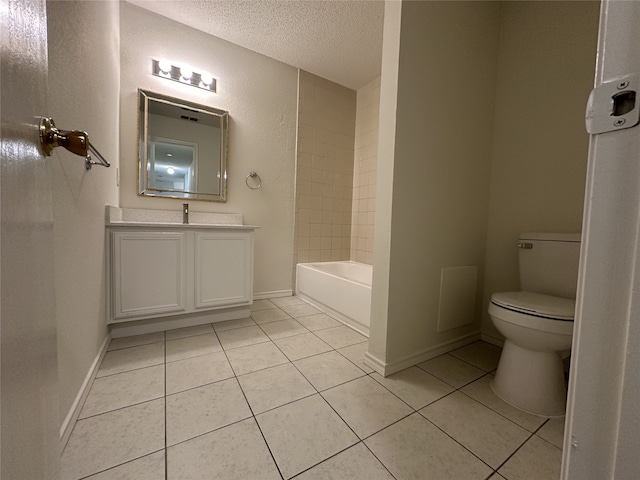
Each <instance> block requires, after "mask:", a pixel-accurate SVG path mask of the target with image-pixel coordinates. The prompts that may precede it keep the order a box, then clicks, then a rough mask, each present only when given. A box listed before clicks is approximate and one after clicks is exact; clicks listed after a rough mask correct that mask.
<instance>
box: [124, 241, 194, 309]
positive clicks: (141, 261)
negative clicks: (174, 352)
mask: <svg viewBox="0 0 640 480" xmlns="http://www.w3.org/2000/svg"><path fill="white" fill-rule="evenodd" d="M112 248H113V267H112V268H113V270H112V288H113V293H114V296H113V299H114V305H113V317H114V318H115V319H122V318H129V317H148V316H154V315H158V314H166V313H174V312H183V311H185V309H186V302H185V300H186V293H185V291H186V288H185V278H186V273H185V255H186V233H185V232H176V233H174V232H113V233H112Z"/></svg>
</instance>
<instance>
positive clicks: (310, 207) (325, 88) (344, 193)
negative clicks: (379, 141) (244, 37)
mask: <svg viewBox="0 0 640 480" xmlns="http://www.w3.org/2000/svg"><path fill="white" fill-rule="evenodd" d="M298 115H299V117H298V151H297V167H296V168H297V171H296V217H295V218H296V220H295V240H294V258H293V268H294V283H295V265H296V264H297V263H304V262H327V261H335V260H349V258H350V253H351V252H350V250H351V245H350V243H351V208H352V195H353V174H354V165H353V164H354V143H355V125H356V92H355V91H354V90H350V89H348V88H346V87H343V86H340V85H337V84H335V83H333V82H330V81H328V80H325V79H323V78H321V77H317V76H315V75H312V74H310V73H307V72H304V71H302V70H301V71H300V82H299V104H298ZM294 288H295V287H294Z"/></svg>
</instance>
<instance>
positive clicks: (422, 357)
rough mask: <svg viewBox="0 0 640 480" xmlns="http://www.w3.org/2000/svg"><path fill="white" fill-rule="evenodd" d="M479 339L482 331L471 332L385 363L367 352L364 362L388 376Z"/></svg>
mask: <svg viewBox="0 0 640 480" xmlns="http://www.w3.org/2000/svg"><path fill="white" fill-rule="evenodd" d="M479 339H480V331H477V332H473V333H469V334H467V335H463V336H462V337H458V338H456V339H454V340H450V341H448V342H443V343H441V344H439V345H435V346H433V347H429V348H427V349H425V350H422V351H421V352H418V353H414V354H412V355H409V356H407V357H404V358H401V359H399V360H396V361H394V362H390V363H385V362H384V361H382V360H380V359H379V358H377V357H375V356H374V355H372V354H370V353H369V352H366V353H365V355H364V363H365V364H366V365H368V366H370V367H371V368H373V369H374V370H375V371H376V372H377V373H379V374H380V375H382V376H383V377H388V376H389V375H393V374H394V373H397V372H399V371H401V370H404V369H405V368H409V367H413V366H414V365H417V364H419V363H422V362H425V361H427V360H431V359H432V358H435V357H438V356H440V355H442V354H445V353H448V352H450V351H452V350H455V349H456V348H460V347H464V346H465V345H468V344H470V343H473V342H475V341H477V340H479Z"/></svg>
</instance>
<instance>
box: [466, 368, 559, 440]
mask: <svg viewBox="0 0 640 480" xmlns="http://www.w3.org/2000/svg"><path fill="white" fill-rule="evenodd" d="M487 375H490V374H487ZM485 376H486V375H483V376H482V377H480V378H478V379H477V380H480V379H482V378H484V377H485ZM477 380H476V381H477ZM472 383H473V382H472ZM466 386H467V385H465V387H466ZM462 388H464V387H460V388H459V389H458V390H459V391H460V393H462V394H463V395H465V396H466V397H468V398H470V399H471V400H474V401H476V402H478V403H479V404H480V405H482V406H484V407H486V408H488V409H489V410H491V411H492V412H494V413H497V414H498V415H500V416H501V417H503V418H505V419H506V420H509V421H510V422H511V423H513V424H515V425H517V426H518V427H520V428H522V429H523V430H525V431H526V432H529V433H535V432H537V431H538V430H540V428H542V426H543V425H544V424H545V423H547V421H548V420H549V418H550V417H542V416H539V415H534V414H532V413H529V412H525V411H524V410H522V412H523V413H527V414H528V415H531V416H532V417H538V418H540V419H542V423H541V424H540V425H539V426H537V427H536V428H535V430H534V431H533V432H532V431H531V430H529V429H528V428H527V427H525V426H523V425H521V424H519V423H518V422H516V421H515V420H513V419H512V418H509V417H508V416H507V415H505V414H504V413H502V412H499V411H498V410H496V409H495V408H493V407H492V406H490V405H487V404H486V403H484V402H482V401H481V400H478V399H477V398H474V397H472V396H471V395H469V394H468V393H467V392H463V391H462ZM458 390H456V391H458ZM498 398H500V397H498ZM500 400H502V399H500ZM502 401H503V402H504V400H502ZM505 403H507V402H505ZM507 405H509V404H508V403H507ZM510 406H512V405H510ZM513 408H516V407H513Z"/></svg>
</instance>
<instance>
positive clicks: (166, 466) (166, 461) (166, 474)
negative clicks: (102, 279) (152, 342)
mask: <svg viewBox="0 0 640 480" xmlns="http://www.w3.org/2000/svg"><path fill="white" fill-rule="evenodd" d="M167 423H168V422H167V332H166V331H165V332H164V478H165V480H167V479H168V478H169V451H168V450H167Z"/></svg>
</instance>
